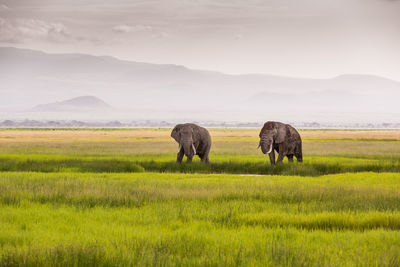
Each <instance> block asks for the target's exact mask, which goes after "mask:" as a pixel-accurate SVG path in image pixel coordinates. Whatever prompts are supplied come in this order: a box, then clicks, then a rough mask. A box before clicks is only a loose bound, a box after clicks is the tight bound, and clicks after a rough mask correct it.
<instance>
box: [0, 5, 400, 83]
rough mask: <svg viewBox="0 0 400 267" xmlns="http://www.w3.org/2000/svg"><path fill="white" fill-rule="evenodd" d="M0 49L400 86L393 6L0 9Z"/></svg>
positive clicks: (399, 11)
mask: <svg viewBox="0 0 400 267" xmlns="http://www.w3.org/2000/svg"><path fill="white" fill-rule="evenodd" d="M0 46H12V47H20V48H29V49H35V50H41V51H45V52H51V53H71V52H73V53H86V54H93V55H110V56H114V57H117V58H119V59H126V60H132V61H141V62H150V63H171V64H179V65H185V66H187V67H190V68H194V69H204V70H216V71H221V72H225V73H229V74H244V73H265V74H274V75H284V76H293V77H307V78H329V77H334V76H337V75H340V74H346V73H360V74H373V75H379V76H383V77H386V78H390V79H394V80H398V81H400V69H399V62H400V53H399V52H400V51H399V50H400V1H398V0H112V1H111V0H109V1H106V0H29V1H28V0H0Z"/></svg>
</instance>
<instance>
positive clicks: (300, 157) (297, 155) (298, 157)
mask: <svg viewBox="0 0 400 267" xmlns="http://www.w3.org/2000/svg"><path fill="white" fill-rule="evenodd" d="M296 158H297V162H303V155H302V154H301V153H299V154H296Z"/></svg>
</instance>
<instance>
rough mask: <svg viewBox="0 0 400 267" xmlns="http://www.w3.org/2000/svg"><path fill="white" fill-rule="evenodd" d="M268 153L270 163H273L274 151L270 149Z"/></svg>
mask: <svg viewBox="0 0 400 267" xmlns="http://www.w3.org/2000/svg"><path fill="white" fill-rule="evenodd" d="M268 155H269V161H270V162H271V165H275V151H274V150H273V149H272V151H271V153H269V154H268Z"/></svg>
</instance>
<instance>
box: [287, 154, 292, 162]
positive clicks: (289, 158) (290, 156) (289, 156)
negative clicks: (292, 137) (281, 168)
mask: <svg viewBox="0 0 400 267" xmlns="http://www.w3.org/2000/svg"><path fill="white" fill-rule="evenodd" d="M287 158H288V160H289V162H290V163H292V162H293V155H287Z"/></svg>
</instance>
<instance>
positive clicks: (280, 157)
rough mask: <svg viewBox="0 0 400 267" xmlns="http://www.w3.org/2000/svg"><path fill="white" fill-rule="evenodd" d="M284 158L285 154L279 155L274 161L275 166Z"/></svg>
mask: <svg viewBox="0 0 400 267" xmlns="http://www.w3.org/2000/svg"><path fill="white" fill-rule="evenodd" d="M285 156H286V155H285V154H283V153H279V156H278V160H277V161H276V164H279V163H282V161H283V159H284V158H285Z"/></svg>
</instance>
